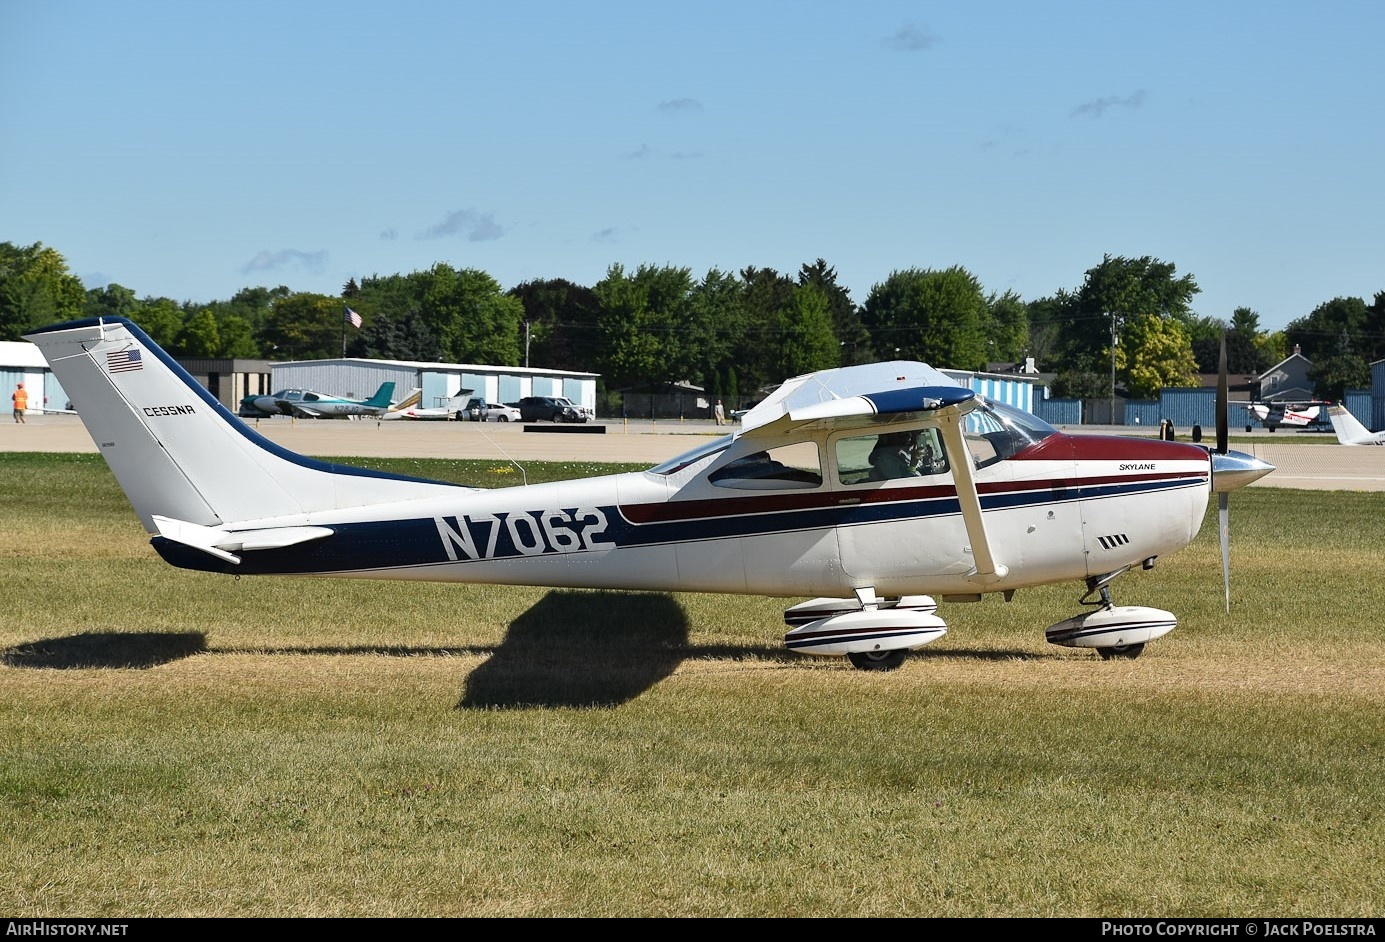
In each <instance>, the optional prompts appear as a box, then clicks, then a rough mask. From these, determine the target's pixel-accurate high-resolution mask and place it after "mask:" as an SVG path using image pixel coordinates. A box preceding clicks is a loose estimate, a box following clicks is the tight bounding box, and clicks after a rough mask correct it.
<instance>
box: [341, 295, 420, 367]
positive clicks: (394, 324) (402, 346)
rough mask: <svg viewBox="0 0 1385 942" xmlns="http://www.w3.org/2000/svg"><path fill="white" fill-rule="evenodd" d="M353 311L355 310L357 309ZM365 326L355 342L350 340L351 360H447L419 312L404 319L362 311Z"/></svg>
mask: <svg viewBox="0 0 1385 942" xmlns="http://www.w3.org/2000/svg"><path fill="white" fill-rule="evenodd" d="M352 310H355V308H354V307H353V308H352ZM357 313H359V314H360V315H361V316H362V318H363V319H365V324H364V325H363V326H362V327H361V330H360V331H359V332H358V333H357V335H356V337H355V338H354V339H349V340H348V341H347V344H346V352H347V354H348V355H349V356H353V357H364V358H367V359H372V360H417V361H419V362H423V363H439V362H441V361H442V359H443V355H442V348H441V347H439V346H438V338H437V337H435V336H433V331H432V330H431V329H430V328H429V327H428V325H427V324H426V323H424V321H423V318H422V317H421V316H419V314H418V312H417V311H411V312H409V313H406V314H404V315H403V316H402V317H398V318H396V317H393V316H391V315H389V314H368V313H366V312H365V311H358V312H357Z"/></svg>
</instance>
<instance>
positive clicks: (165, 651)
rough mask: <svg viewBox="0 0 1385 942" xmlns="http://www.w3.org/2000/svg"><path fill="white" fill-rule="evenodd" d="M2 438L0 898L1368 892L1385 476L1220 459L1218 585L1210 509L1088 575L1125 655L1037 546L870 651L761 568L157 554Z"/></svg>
mask: <svg viewBox="0 0 1385 942" xmlns="http://www.w3.org/2000/svg"><path fill="white" fill-rule="evenodd" d="M342 460H348V459H342ZM350 460H352V461H353V463H358V464H369V465H370V466H372V467H381V468H389V469H392V470H398V471H403V472H406V473H411V474H422V475H425V476H428V477H435V478H447V479H452V480H459V481H462V482H464V483H470V484H482V485H493V484H497V483H511V482H512V479H511V477H509V476H508V472H505V471H504V470H503V467H502V466H499V465H496V464H493V463H487V462H449V461H430V460H424V459H410V460H386V459H371V460H360V459H350ZM605 467H607V466H601V467H598V466H593V465H564V466H546V467H544V468H540V469H531V471H530V477H529V479H530V481H535V480H537V479H539V476H547V477H566V476H571V475H573V474H578V473H582V474H588V473H593V472H595V471H598V470H605ZM0 472H3V474H4V476H5V479H6V480H7V481H9V482H10V486H9V488H8V489H7V493H5V494H4V495H3V496H0V507H2V508H3V509H2V510H0V519H3V520H4V522H5V523H4V536H5V540H4V544H3V549H0V575H3V579H4V585H5V587H6V588H5V592H4V597H5V600H6V604H5V605H4V606H3V611H2V612H0V684H2V685H3V693H2V694H0V815H3V820H4V822H5V826H4V828H3V829H0V912H3V913H5V914H6V915H8V916H13V917H40V916H46V917H59V916H66V917H103V916H104V917H176V916H230V917H242V916H244V917H250V916H336V917H358V916H476V917H482V916H506V917H509V916H514V917H519V916H529V917H543V916H550V917H552V916H574V917H578V916H591V917H597V916H605V917H656V916H733V917H734V916H741V917H771V916H804V917H809V916H841V917H887V916H909V917H932V916H949V917H954V916H1102V917H1121V916H1168V917H1173V916H1184V917H1198V916H1204V917H1214V916H1221V917H1269V916H1274V917H1308V916H1323V917H1328V916H1337V917H1379V916H1381V915H1385V860H1382V856H1385V811H1382V808H1385V777H1383V776H1382V772H1385V763H1382V758H1381V757H1382V755H1385V631H1383V630H1382V622H1383V621H1385V585H1383V584H1382V581H1381V579H1380V565H1381V560H1382V558H1385V528H1382V527H1381V525H1380V524H1381V521H1382V519H1385V493H1357V492H1321V491H1295V490H1285V489H1279V488H1257V487H1251V488H1247V489H1245V490H1243V491H1238V492H1237V493H1235V494H1233V495H1232V500H1231V537H1232V605H1231V612H1230V614H1227V613H1226V611H1225V604H1224V598H1223V589H1222V577H1221V571H1220V554H1219V550H1218V548H1217V526H1216V519H1215V510H1214V509H1213V510H1212V511H1211V512H1210V514H1209V519H1208V520H1207V521H1206V523H1205V524H1204V527H1203V530H1202V533H1201V534H1200V536H1199V537H1198V540H1197V541H1196V542H1195V543H1194V544H1193V545H1192V546H1191V547H1189V548H1188V549H1187V550H1185V551H1184V552H1183V553H1180V554H1178V555H1176V556H1174V557H1170V558H1168V559H1163V560H1160V562H1159V564H1158V566H1157V567H1156V568H1155V569H1154V570H1153V571H1152V572H1141V573H1131V574H1128V575H1127V576H1125V577H1122V578H1121V579H1119V580H1117V581H1116V583H1115V585H1114V591H1115V598H1116V601H1117V602H1118V603H1120V604H1143V605H1154V606H1157V607H1160V608H1166V609H1169V610H1171V611H1173V612H1175V613H1177V614H1178V615H1179V616H1180V619H1181V623H1180V626H1179V627H1178V629H1177V630H1175V631H1174V632H1173V633H1171V634H1170V635H1168V636H1167V637H1165V638H1163V639H1160V640H1158V641H1156V642H1154V643H1152V644H1151V645H1150V646H1149V647H1148V649H1147V650H1146V652H1145V654H1144V655H1143V656H1142V657H1140V658H1139V659H1137V660H1133V661H1121V660H1113V661H1102V660H1100V659H1099V658H1098V657H1097V656H1096V654H1095V653H1093V652H1090V651H1081V650H1074V649H1067V648H1058V647H1054V646H1052V645H1049V644H1047V643H1046V642H1045V641H1044V639H1043V629H1044V628H1045V627H1046V626H1047V625H1049V624H1051V623H1053V622H1056V621H1059V620H1060V619H1062V618H1065V617H1068V616H1069V615H1073V614H1076V613H1077V612H1078V611H1079V610H1080V606H1078V604H1077V599H1078V597H1079V595H1080V594H1081V591H1082V589H1081V587H1080V586H1078V585H1076V584H1073V585H1064V586H1056V587H1050V588H1045V589H1040V590H1032V591H1029V592H1021V593H1019V594H1017V595H1016V597H1015V599H1014V601H1012V602H1011V603H1008V604H1006V603H1004V602H1003V601H1001V600H1000V599H999V598H992V597H988V598H987V599H986V600H985V601H982V602H980V603H976V604H971V605H945V606H944V607H943V608H942V609H941V610H940V613H939V614H941V615H942V616H943V617H944V618H945V619H946V620H947V622H948V624H949V626H950V631H949V633H948V635H947V636H946V637H944V638H943V639H941V640H939V641H937V642H935V643H934V644H932V645H930V646H929V647H927V648H925V649H923V650H921V651H919V652H916V653H915V654H914V655H912V656H911V657H910V659H909V660H908V661H907V662H906V664H905V665H904V667H903V668H901V669H900V670H898V671H894V672H891V673H867V672H861V671H856V670H853V669H852V668H851V667H850V665H849V664H847V663H846V662H845V661H844V660H835V659H813V658H805V657H801V656H797V655H792V654H789V653H787V652H786V651H785V650H784V649H783V646H782V643H781V640H782V635H783V632H784V630H785V629H784V625H783V621H782V612H783V609H784V608H785V606H786V605H787V604H788V601H786V600H775V599H763V598H759V597H739V596H717V595H711V596H699V595H667V594H655V593H628V592H615V591H606V592H597V591H570V590H563V591H554V590H544V589H529V588H508V587H493V586H489V587H488V586H457V585H432V584H407V583H390V582H366V581H356V580H314V579H299V578H284V579H275V578H246V579H235V578H233V577H226V576H217V575H209V574H203V573H193V572H186V571H183V570H178V569H174V568H171V567H169V566H167V565H166V564H164V563H163V562H162V561H161V560H160V559H159V558H158V557H157V556H156V554H155V553H154V552H153V550H152V549H150V547H149V545H148V537H147V535H146V534H145V533H144V532H143V530H142V529H141V528H140V526H139V524H138V522H137V521H136V519H135V517H134V514H133V513H132V511H131V510H130V508H129V506H128V504H127V503H126V502H125V499H124V497H123V496H122V495H121V493H120V491H119V489H118V488H117V487H116V485H115V482H114V479H113V477H112V476H111V475H110V474H109V472H108V471H107V470H106V467H105V465H104V464H103V463H102V461H101V459H100V457H99V456H96V455H43V454H16V453H3V454H0Z"/></svg>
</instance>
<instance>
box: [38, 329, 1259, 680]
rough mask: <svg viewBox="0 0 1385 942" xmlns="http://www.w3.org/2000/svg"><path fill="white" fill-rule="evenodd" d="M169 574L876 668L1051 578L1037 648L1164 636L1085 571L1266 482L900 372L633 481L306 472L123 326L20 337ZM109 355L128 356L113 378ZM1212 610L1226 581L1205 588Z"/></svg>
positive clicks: (1165, 619)
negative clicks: (655, 612)
mask: <svg viewBox="0 0 1385 942" xmlns="http://www.w3.org/2000/svg"><path fill="white" fill-rule="evenodd" d="M27 339H29V340H32V341H33V342H34V343H36V344H37V345H38V346H39V348H40V349H41V350H42V352H43V354H44V356H45V357H46V358H47V360H48V362H49V363H50V365H51V366H52V368H53V371H54V372H55V373H56V374H57V376H58V379H59V381H60V382H61V383H62V385H63V388H64V389H66V390H67V391H68V392H69V393H70V394H71V395H72V398H73V401H74V403H75V404H76V406H77V409H78V412H79V414H80V415H81V418H82V421H83V422H84V423H85V424H86V427H87V430H88V431H89V432H90V434H91V436H92V438H93V439H94V440H95V442H96V444H97V446H98V447H99V449H100V451H101V454H102V455H103V456H104V457H105V459H106V461H107V463H108V464H109V465H110V467H111V470H112V471H113V472H114V474H115V477H116V479H117V480H118V481H119V483H120V485H121V487H122V488H123V489H124V491H125V493H126V495H127V496H128V497H129V500H130V502H131V504H132V505H133V507H134V510H135V513H136V514H138V516H139V519H140V520H141V521H142V522H143V524H144V526H145V528H146V530H147V531H148V532H149V533H151V534H153V539H152V541H151V542H152V544H153V547H154V549H155V550H156V551H157V552H158V553H159V554H160V555H161V556H162V557H163V558H164V559H165V560H166V561H168V562H169V563H171V564H173V565H175V566H180V567H184V568H188V569H196V570H206V571H212V572H221V573H228V574H235V575H297V576H304V575H314V576H330V577H342V578H368V579H413V580H432V581H454V582H475V583H498V584H511V585H529V586H552V587H591V588H611V589H624V590H652V591H682V592H715V593H743V594H757V595H768V596H774V597H780V598H796V597H801V598H803V599H805V600H804V601H800V602H799V603H798V604H794V605H792V606H791V607H790V608H789V609H788V610H787V611H786V613H785V622H786V624H787V625H788V627H789V630H788V631H787V632H786V633H785V635H784V641H785V643H786V644H787V646H788V647H789V648H790V649H792V650H794V651H798V652H803V653H806V654H816V655H829V656H839V657H846V658H848V659H849V660H850V661H851V662H852V663H853V664H854V665H856V666H857V667H860V668H862V669H870V670H886V669H890V668H893V667H897V666H898V665H899V664H900V663H901V662H902V661H903V660H904V658H905V655H906V652H907V651H909V650H912V649H916V648H919V647H922V646H923V645H926V644H928V643H929V642H931V641H933V640H935V639H937V638H939V637H941V636H942V635H943V634H944V633H945V632H946V631H947V626H946V623H945V622H944V620H943V619H942V618H941V617H940V615H939V614H938V607H939V604H940V603H942V604H947V603H950V602H954V601H958V602H960V601H974V600H977V599H979V598H980V597H981V596H982V595H983V594H986V593H1002V594H1005V595H1006V596H1007V597H1008V596H1009V594H1010V593H1013V592H1016V591H1018V590H1021V589H1025V588H1028V587H1031V586H1037V585H1044V584H1049V583H1057V582H1065V581H1073V582H1076V583H1079V584H1080V585H1082V586H1084V587H1085V594H1084V595H1083V596H1082V597H1081V599H1080V603H1081V604H1082V605H1084V606H1085V607H1086V610H1085V611H1083V612H1081V613H1079V614H1077V615H1074V616H1073V617H1070V618H1066V619H1063V620H1061V621H1059V622H1057V623H1056V624H1054V625H1052V626H1051V627H1049V628H1048V629H1047V633H1046V637H1047V638H1048V640H1050V641H1052V642H1054V643H1056V644H1060V645H1066V646H1072V647H1081V648H1093V649H1096V650H1097V651H1098V652H1100V653H1101V654H1102V656H1103V657H1112V656H1123V657H1133V656H1135V655H1137V654H1138V653H1139V652H1140V651H1141V650H1142V649H1143V647H1144V645H1145V643H1146V642H1149V641H1151V640H1154V639H1155V638H1158V637H1160V636H1161V635H1164V634H1165V633H1167V632H1168V631H1170V630H1171V629H1173V628H1174V626H1175V625H1176V624H1177V619H1176V618H1175V616H1174V615H1173V614H1172V613H1170V612H1166V611H1164V610H1162V609H1154V608H1145V607H1138V606H1117V605H1115V604H1114V602H1113V601H1112V599H1111V595H1110V583H1111V582H1112V580H1113V579H1115V578H1116V577H1117V576H1119V575H1121V574H1123V573H1125V572H1127V571H1128V570H1130V569H1132V568H1143V569H1150V568H1152V567H1153V566H1154V564H1155V562H1156V560H1158V559H1159V558H1160V557H1162V556H1164V555H1166V554H1168V553H1174V552H1177V551H1178V550H1180V549H1182V548H1183V547H1185V546H1187V545H1188V543H1189V542H1191V541H1192V539H1193V538H1194V536H1196V534H1197V532H1198V530H1199V528H1200V527H1201V525H1202V521H1203V517H1204V513H1205V511H1206V508H1207V503H1208V500H1209V498H1210V496H1211V495H1212V494H1213V493H1218V494H1220V497H1221V499H1222V512H1223V527H1222V536H1223V560H1224V561H1225V559H1226V555H1225V553H1226V544H1225V536H1226V532H1227V528H1226V526H1225V516H1224V514H1225V507H1226V505H1225V498H1226V492H1228V491H1231V490H1234V489H1236V488H1239V487H1241V486H1242V485H1245V484H1248V483H1250V482H1251V481H1254V480H1256V479H1257V478H1259V477H1261V476H1262V475H1264V474H1267V473H1269V472H1270V471H1272V470H1273V467H1272V466H1271V465H1268V464H1266V463H1265V462H1263V461H1260V460H1259V459H1257V458H1254V457H1251V456H1249V455H1244V454H1240V453H1238V452H1227V451H1226V448H1225V437H1226V436H1225V393H1224V388H1225V384H1224V383H1223V391H1222V392H1221V394H1220V401H1221V409H1222V412H1221V417H1222V422H1221V427H1220V428H1219V430H1218V432H1219V435H1218V447H1217V448H1216V449H1215V450H1214V449H1209V448H1205V447H1203V446H1200V445H1195V444H1188V443H1180V442H1169V441H1153V440H1150V439H1148V438H1134V437H1131V438H1125V437H1115V436H1096V435H1091V436H1088V435H1073V436H1070V435H1066V434H1063V433H1061V432H1059V431H1058V430H1056V429H1054V428H1053V427H1052V426H1050V425H1048V424H1046V423H1044V422H1042V421H1041V420H1039V419H1038V418H1036V417H1035V416H1033V415H1030V414H1028V413H1025V412H1021V411H1019V410H1016V409H1013V408H1010V407H1007V406H1004V405H1000V404H998V403H993V402H989V401H986V400H984V399H982V398H981V397H979V396H977V395H976V394H975V393H974V392H972V391H971V390H970V389H967V388H964V387H962V386H960V385H959V384H957V383H956V382H954V381H953V380H951V379H949V378H948V377H947V376H946V375H944V374H943V373H941V372H939V371H938V370H936V369H933V368H932V367H929V366H927V365H925V364H922V363H916V362H908V361H895V362H888V363H874V364H867V365H862V366H852V367H845V368H841V369H833V370H824V371H821V372H817V373H812V374H808V375H804V376H799V377H795V378H793V379H790V380H788V381H786V382H784V383H783V384H782V385H781V386H780V387H779V389H778V390H777V391H775V392H774V393H773V394H771V395H770V396H768V397H767V398H766V399H765V400H764V401H762V402H761V403H760V404H759V405H757V406H756V407H755V408H754V409H753V410H751V411H750V412H749V413H747V414H746V415H745V416H744V417H743V418H742V420H741V423H740V426H739V427H738V428H737V429H736V430H735V431H733V432H731V433H730V434H727V435H724V436H721V437H718V438H715V439H710V440H708V441H706V442H705V443H704V444H702V445H700V446H699V447H697V448H694V449H693V450H691V451H689V452H687V453H686V454H683V455H681V456H679V457H678V458H675V459H673V460H670V461H666V462H664V463H662V464H659V465H657V466H655V467H652V468H649V469H648V470H645V471H640V472H633V473H624V474H615V475H609V476H602V477H595V478H586V479H580V480H573V481H564V482H557V483H549V484H539V485H531V486H517V487H506V488H496V489H476V488H469V487H461V486H457V485H453V484H447V483H440V482H436V481H429V480H424V479H418V478H411V477H405V476H400V475H394V474H385V473H380V472H375V471H368V470H363V469H359V468H354V467H349V466H343V465H333V464H325V463H322V462H319V461H315V460H312V459H310V458H306V457H304V456H302V455H298V454H295V453H293V452H289V451H287V450H285V449H283V448H281V447H280V446H278V445H275V444H273V443H272V442H270V441H268V440H267V439H265V438H263V437H262V436H260V435H259V434H258V433H257V432H255V431H254V430H253V429H252V428H250V427H249V426H248V425H247V424H246V423H244V422H242V421H240V420H239V419H237V418H236V417H235V416H234V415H232V414H231V413H230V412H229V411H228V410H227V409H226V408H225V407H223V406H222V405H221V404H220V403H219V402H217V400H216V399H215V398H214V397H212V395H211V394H210V393H209V392H208V391H207V390H206V389H204V388H203V387H202V386H201V385H200V384H198V383H197V382H196V381H195V380H194V379H193V378H192V377H191V376H189V375H188V373H187V372H185V371H184V370H183V369H182V368H181V367H180V366H179V365H178V364H177V363H176V362H175V361H174V360H173V359H172V358H171V357H169V356H168V355H167V354H166V353H165V352H164V351H163V350H161V349H159V348H158V347H157V346H156V345H155V344H154V343H153V342H152V341H151V340H150V339H149V338H148V336H146V335H145V334H144V332H143V331H141V330H140V329H139V328H138V327H136V326H135V325H134V324H132V323H130V322H129V321H126V320H123V319H118V318H105V319H101V318H97V319H88V320H81V321H73V322H69V323H64V324H57V325H54V326H52V327H47V328H43V329H40V330H37V331H34V332H33V333H31V334H29V335H28V337H27ZM130 363H138V364H139V365H138V367H135V368H131V367H130V366H129V364H130ZM1228 605H1229V588H1228Z"/></svg>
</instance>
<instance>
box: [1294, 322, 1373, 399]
mask: <svg viewBox="0 0 1385 942" xmlns="http://www.w3.org/2000/svg"><path fill="white" fill-rule="evenodd" d="M1354 343H1355V341H1354V339H1353V337H1352V335H1351V332H1350V331H1349V330H1348V329H1347V328H1346V327H1345V326H1344V327H1342V328H1341V329H1340V331H1339V332H1338V335H1337V342H1336V344H1335V345H1333V347H1332V348H1331V349H1328V348H1326V347H1325V346H1321V345H1320V346H1319V348H1318V351H1317V358H1316V359H1314V358H1312V357H1309V359H1310V360H1312V362H1313V365H1312V366H1311V367H1310V368H1309V370H1308V378H1309V379H1310V380H1312V381H1313V389H1314V392H1315V393H1316V394H1317V397H1318V398H1319V399H1329V400H1332V401H1333V402H1340V401H1342V399H1343V398H1345V395H1346V391H1347V390H1348V389H1363V388H1366V387H1369V386H1370V384H1371V370H1370V366H1369V365H1368V364H1367V363H1366V358H1365V357H1363V356H1361V355H1360V354H1359V353H1357V352H1356V350H1355V348H1354Z"/></svg>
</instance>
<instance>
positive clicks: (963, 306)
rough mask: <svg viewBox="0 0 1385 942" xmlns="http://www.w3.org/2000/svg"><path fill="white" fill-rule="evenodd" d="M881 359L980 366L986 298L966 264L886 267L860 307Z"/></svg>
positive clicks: (946, 366)
mask: <svg viewBox="0 0 1385 942" xmlns="http://www.w3.org/2000/svg"><path fill="white" fill-rule="evenodd" d="M862 319H863V320H864V321H865V324H866V327H867V328H868V329H869V330H870V332H871V336H872V338H873V340H874V343H875V348H876V350H877V352H878V354H879V355H880V356H881V357H882V358H886V357H893V356H896V355H897V356H899V357H901V358H903V359H909V360H920V361H922V362H925V363H929V364H932V365H933V366H936V367H938V368H940V369H954V370H984V369H985V367H986V336H985V326H986V322H987V319H988V313H987V308H986V298H985V295H984V294H983V293H982V291H981V284H980V282H978V281H977V280H976V277H975V276H974V275H972V274H971V273H970V272H968V271H967V270H966V269H964V268H961V267H958V266H954V267H952V268H949V269H946V270H944V271H936V270H921V269H917V268H911V269H908V270H906V271H896V272H892V273H891V274H890V276H889V278H887V279H885V281H884V282H883V283H881V284H878V285H876V286H875V287H874V288H872V289H871V293H870V296H869V297H868V298H867V299H866V303H865V306H864V308H863V309H862Z"/></svg>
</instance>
